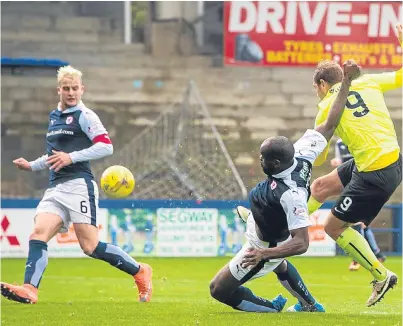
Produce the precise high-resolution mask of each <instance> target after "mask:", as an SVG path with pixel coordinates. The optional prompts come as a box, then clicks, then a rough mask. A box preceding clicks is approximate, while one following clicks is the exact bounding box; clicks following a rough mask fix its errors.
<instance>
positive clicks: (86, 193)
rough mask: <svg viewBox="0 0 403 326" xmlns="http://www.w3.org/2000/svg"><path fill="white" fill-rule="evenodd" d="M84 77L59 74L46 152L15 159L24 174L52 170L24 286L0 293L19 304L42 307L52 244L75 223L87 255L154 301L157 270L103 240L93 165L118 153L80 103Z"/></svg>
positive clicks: (70, 70) (72, 72)
mask: <svg viewBox="0 0 403 326" xmlns="http://www.w3.org/2000/svg"><path fill="white" fill-rule="evenodd" d="M81 77H82V73H81V72H80V71H79V70H76V69H74V68H73V67H71V66H66V67H62V68H60V69H59V71H58V75H57V81H58V87H57V91H58V94H59V96H60V103H59V105H58V107H57V108H56V109H54V110H53V111H52V112H51V113H50V115H49V126H48V132H47V134H46V150H47V154H46V155H43V156H41V157H40V158H38V159H36V160H35V161H32V162H28V161H27V160H26V159H24V158H19V159H16V160H14V164H15V165H16V166H17V168H19V169H20V170H25V171H39V170H43V169H47V168H48V169H49V170H50V175H49V187H48V189H47V190H46V191H45V194H44V196H43V198H42V200H41V202H40V203H39V205H38V207H37V210H36V215H35V225H34V229H33V231H32V233H31V236H30V239H29V252H28V259H27V262H26V266H25V278H24V284H23V285H22V286H17V285H12V284H8V283H1V294H2V295H3V296H4V297H6V298H7V299H10V300H13V301H17V302H20V303H37V301H38V288H39V284H40V282H41V279H42V276H43V273H44V272H45V269H46V266H47V264H48V252H47V249H48V245H47V243H48V242H49V240H50V239H52V238H53V237H54V236H55V235H56V234H57V233H58V232H67V230H68V228H69V226H70V224H71V223H73V225H74V231H75V233H76V235H77V238H78V241H79V243H80V246H81V248H82V250H83V251H84V253H85V254H86V255H88V256H89V257H92V258H95V259H100V260H103V261H105V262H107V263H109V264H110V265H112V266H114V267H116V268H118V269H120V270H121V271H123V272H125V273H127V274H129V275H130V276H131V277H133V278H134V281H135V283H136V284H137V287H138V289H139V300H140V301H150V299H151V295H152V284H151V277H152V269H151V267H150V266H149V265H147V264H140V263H138V262H137V261H136V260H134V259H133V258H132V257H130V256H129V255H128V254H127V253H125V252H124V251H123V250H122V249H120V248H119V247H118V246H115V245H113V244H109V243H105V242H102V241H99V238H98V228H97V213H98V186H97V184H96V183H95V181H94V176H93V174H92V172H91V167H90V161H92V160H97V159H100V158H102V157H105V156H108V155H111V154H112V153H113V146H112V142H111V140H110V138H109V136H108V133H107V131H106V129H105V127H104V126H103V124H102V122H101V120H100V119H99V117H98V116H97V115H96V114H95V113H94V112H93V111H92V110H91V109H89V108H87V107H86V106H85V105H84V103H83V102H82V101H81V96H82V95H83V93H84V86H83V84H82V78H81Z"/></svg>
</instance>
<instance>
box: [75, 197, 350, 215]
mask: <svg viewBox="0 0 403 326" xmlns="http://www.w3.org/2000/svg"><path fill="white" fill-rule="evenodd" d="M347 198H348V197H347ZM80 211H81V213H83V214H87V213H88V207H87V202H86V201H85V200H83V201H81V202H80Z"/></svg>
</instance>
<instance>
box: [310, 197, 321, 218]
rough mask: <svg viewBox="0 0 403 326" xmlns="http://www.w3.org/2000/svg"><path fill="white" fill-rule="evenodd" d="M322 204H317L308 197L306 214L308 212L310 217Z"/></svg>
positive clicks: (313, 199)
mask: <svg viewBox="0 0 403 326" xmlns="http://www.w3.org/2000/svg"><path fill="white" fill-rule="evenodd" d="M322 204H323V203H320V202H318V201H317V200H316V199H315V198H313V197H312V196H311V197H309V200H308V212H309V215H311V214H312V213H313V212H315V211H317V210H318V209H319V208H320V206H322Z"/></svg>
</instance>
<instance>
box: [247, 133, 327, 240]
mask: <svg viewBox="0 0 403 326" xmlns="http://www.w3.org/2000/svg"><path fill="white" fill-rule="evenodd" d="M326 146H327V141H326V139H325V138H324V137H323V136H322V134H320V133H318V132H316V131H314V130H308V131H307V132H306V133H305V134H304V135H303V136H302V137H301V138H300V139H299V140H298V141H297V142H296V143H295V144H294V148H295V157H294V163H293V165H292V166H291V167H290V168H288V169H287V170H285V171H282V172H281V173H279V174H276V175H273V176H268V177H267V179H266V180H264V181H262V182H259V183H258V184H257V185H256V187H255V188H253V189H252V190H251V192H250V194H249V202H250V207H251V211H252V215H253V219H254V220H255V223H256V225H257V226H258V227H259V230H260V232H261V234H262V236H263V238H262V239H261V240H263V241H266V242H270V243H272V244H274V245H276V243H277V242H282V241H285V240H286V239H287V238H288V237H289V236H290V231H291V230H295V229H299V228H303V227H308V226H310V225H311V222H310V220H309V216H308V208H307V201H308V198H309V193H310V190H309V188H310V179H311V172H312V164H313V162H314V161H315V159H316V158H317V157H318V155H319V154H320V153H321V152H322V151H323V150H324V149H325V148H326Z"/></svg>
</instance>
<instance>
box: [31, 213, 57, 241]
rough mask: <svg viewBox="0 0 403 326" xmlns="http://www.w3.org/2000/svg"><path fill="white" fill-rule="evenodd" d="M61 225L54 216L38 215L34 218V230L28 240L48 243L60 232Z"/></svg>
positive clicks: (48, 214) (47, 214)
mask: <svg viewBox="0 0 403 326" xmlns="http://www.w3.org/2000/svg"><path fill="white" fill-rule="evenodd" d="M62 224H63V223H62V220H61V218H60V217H59V216H57V215H55V214H50V213H43V214H38V215H37V216H36V217H35V225H34V229H33V230H32V233H31V235H30V237H29V239H30V240H40V241H44V242H49V240H50V239H52V238H53V237H54V236H55V234H56V233H57V232H58V231H59V230H60V228H61V226H62Z"/></svg>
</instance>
